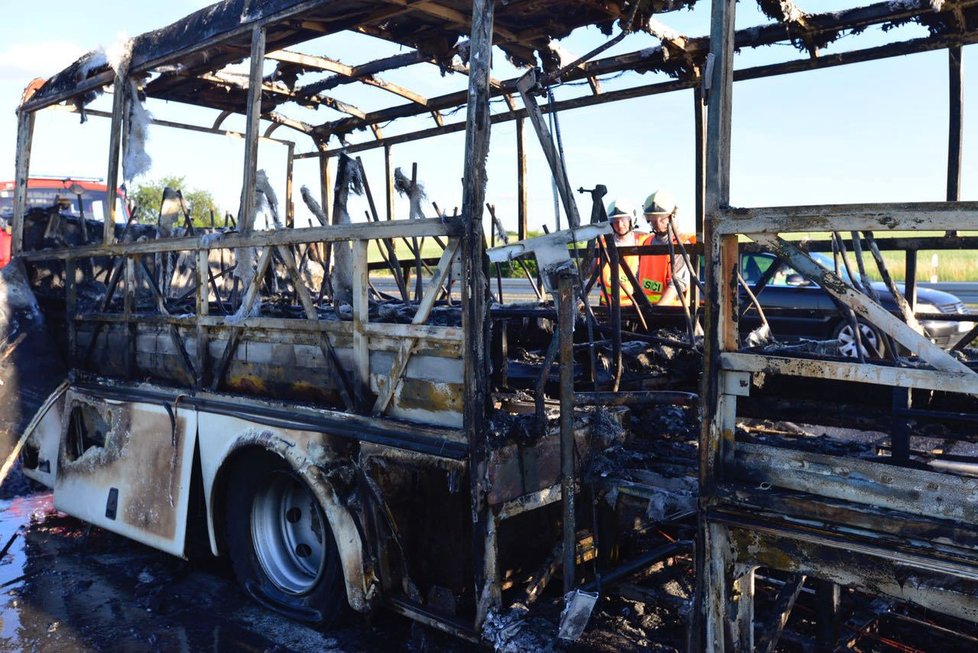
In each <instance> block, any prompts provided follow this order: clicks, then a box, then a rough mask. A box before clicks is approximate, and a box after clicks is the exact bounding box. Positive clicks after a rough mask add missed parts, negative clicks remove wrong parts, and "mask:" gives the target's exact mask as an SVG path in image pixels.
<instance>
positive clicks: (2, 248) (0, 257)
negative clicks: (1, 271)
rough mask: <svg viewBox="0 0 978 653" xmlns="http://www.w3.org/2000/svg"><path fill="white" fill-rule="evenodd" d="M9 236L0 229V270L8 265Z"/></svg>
mask: <svg viewBox="0 0 978 653" xmlns="http://www.w3.org/2000/svg"><path fill="white" fill-rule="evenodd" d="M10 241H11V238H10V234H8V233H7V232H6V231H3V230H2V229H0V268H2V267H3V266H5V265H6V264H7V263H10Z"/></svg>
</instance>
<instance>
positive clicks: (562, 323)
mask: <svg viewBox="0 0 978 653" xmlns="http://www.w3.org/2000/svg"><path fill="white" fill-rule="evenodd" d="M577 280H578V277H577V275H576V274H574V273H572V272H564V273H562V274H560V276H559V279H558V283H557V294H558V296H557V304H558V308H559V311H560V319H559V329H560V499H561V503H562V504H563V543H564V551H563V557H564V565H563V578H564V594H567V593H568V592H570V591H571V590H572V589H573V588H574V585H575V573H574V567H575V564H576V556H575V553H576V549H577V547H576V543H577V522H576V520H575V518H574V313H575V312H576V311H575V308H576V307H577V298H576V293H575V292H574V286H575V284H576V283H577Z"/></svg>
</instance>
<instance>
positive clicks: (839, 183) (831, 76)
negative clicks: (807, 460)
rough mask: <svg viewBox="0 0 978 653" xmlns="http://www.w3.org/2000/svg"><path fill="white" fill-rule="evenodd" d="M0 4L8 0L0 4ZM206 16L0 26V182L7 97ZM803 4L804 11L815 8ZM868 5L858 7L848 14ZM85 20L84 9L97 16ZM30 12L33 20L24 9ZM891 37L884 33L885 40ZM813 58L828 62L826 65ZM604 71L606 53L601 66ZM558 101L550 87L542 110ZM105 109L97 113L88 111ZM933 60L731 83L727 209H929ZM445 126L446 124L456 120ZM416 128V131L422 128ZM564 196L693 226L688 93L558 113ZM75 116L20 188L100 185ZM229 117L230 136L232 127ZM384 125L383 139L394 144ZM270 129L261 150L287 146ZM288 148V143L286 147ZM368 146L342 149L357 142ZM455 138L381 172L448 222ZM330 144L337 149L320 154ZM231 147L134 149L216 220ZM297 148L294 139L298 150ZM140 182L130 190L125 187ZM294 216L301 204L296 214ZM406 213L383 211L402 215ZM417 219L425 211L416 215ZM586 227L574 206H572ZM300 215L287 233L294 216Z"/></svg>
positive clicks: (322, 49) (10, 121) (173, 140)
mask: <svg viewBox="0 0 978 653" xmlns="http://www.w3.org/2000/svg"><path fill="white" fill-rule="evenodd" d="M7 1H8V2H9V0H7ZM207 4H209V3H208V2H205V1H203V0H170V1H169V2H166V3H158V2H147V3H133V2H131V1H129V2H122V1H120V0H100V2H99V3H97V5H92V4H88V5H85V4H83V3H78V2H76V1H73V2H68V1H67V0H43V2H42V3H39V4H38V5H37V6H38V8H36V9H35V8H33V7H32V6H31V5H19V7H18V9H19V10H18V13H16V14H14V15H12V16H11V15H9V14H8V17H7V19H6V20H5V21H3V22H2V23H0V149H2V151H4V152H7V155H5V157H4V158H0V166H2V168H0V177H3V178H4V179H7V178H12V177H13V169H14V144H15V138H16V121H15V116H14V109H15V107H16V105H17V103H18V101H19V98H20V94H21V91H22V89H23V87H24V86H25V85H26V83H27V82H28V81H29V80H30V79H32V78H33V77H38V76H47V75H50V74H52V73H54V72H56V71H57V70H59V69H61V68H63V67H64V66H66V65H68V64H69V63H71V62H72V61H73V60H74V59H75V58H76V57H77V56H79V55H80V54H82V53H83V52H85V51H86V50H90V49H93V48H94V47H96V46H98V45H104V46H110V45H112V44H113V43H114V42H116V41H117V40H118V39H119V38H121V37H123V36H125V35H136V34H139V33H141V32H144V31H147V30H150V29H153V28H156V27H160V26H162V25H165V24H167V23H169V22H172V21H173V20H176V19H178V18H180V17H181V16H183V15H185V14H186V13H189V12H190V11H193V10H195V9H198V8H200V7H202V6H205V5H207ZM814 4H815V3H813V5H814ZM851 4H855V2H841V1H839V0H823V1H822V2H819V3H818V5H819V7H818V8H819V10H825V11H830V10H834V9H838V8H842V7H844V6H846V5H851ZM863 4H869V3H863ZM96 6H97V9H96ZM40 7H43V8H40ZM738 11H739V15H738V27H746V26H749V25H752V24H757V23H759V22H766V20H763V19H761V18H760V17H759V15H758V13H757V12H756V10H754V9H753V7H752V4H751V3H749V2H741V3H739V5H738ZM708 14H709V2H707V1H706V0H701V2H700V6H699V7H698V8H697V10H696V11H693V12H679V13H674V14H667V15H664V16H662V17H661V20H662V21H663V22H664V23H667V24H668V25H670V26H672V27H674V28H676V29H678V30H680V31H682V32H685V33H687V34H689V35H700V34H704V33H706V31H707V25H708ZM898 33H899V34H901V35H905V36H907V37H908V38H909V37H913V36H920V35H922V32H921V31H920V30H919V29H916V28H905V29H901V30H900V31H899V32H898ZM890 35H891V36H892V35H893V33H891V34H890ZM604 38H606V37H604V36H602V35H600V34H599V33H598V32H597V31H596V30H584V31H583V32H581V33H579V34H575V35H572V36H571V37H570V38H569V39H567V40H566V41H565V43H564V47H565V48H566V49H568V50H569V51H571V52H573V53H574V54H580V53H582V52H585V51H587V50H589V49H590V48H592V47H594V46H595V45H596V44H598V43H600V42H601V41H602V40H603V39H604ZM364 41H365V39H359V40H355V39H350V38H348V37H342V36H339V37H331V38H327V39H322V40H321V41H320V42H316V43H315V44H313V45H312V46H306V49H307V51H310V52H313V53H317V54H324V55H327V56H332V57H335V58H338V59H341V60H343V61H344V62H347V63H353V64H355V63H362V62H364V61H369V60H372V59H375V58H378V57H380V56H384V55H386V54H393V53H395V52H397V51H398V49H397V48H395V47H393V46H389V45H387V44H383V43H378V42H370V43H368V44H366V47H365V44H364ZM879 42H881V35H880V33H879V32H878V31H874V30H870V31H868V32H867V33H866V34H864V35H862V36H860V37H857V38H853V39H843V41H841V42H840V44H841V46H842V47H843V48H844V49H850V48H853V47H860V46H868V45H874V44H877V43H879ZM656 43H657V41H656V40H655V39H653V38H652V37H651V36H649V35H647V34H635V35H631V36H629V37H627V38H626V39H625V40H624V41H623V42H622V43H621V44H619V45H618V46H616V49H615V50H612V51H610V52H609V53H607V54H611V53H615V52H623V51H631V50H636V49H640V48H644V47H650V46H653V45H656ZM837 50H838V48H836V49H832V48H830V49H829V52H832V51H837ZM974 52H975V51H974V49H973V48H966V50H965V93H966V98H965V124H966V132H965V154H964V169H963V173H962V178H963V185H962V199H976V197H975V196H976V194H978V188H976V185H975V179H976V174H975V173H976V166H978V162H976V161H975V157H974V156H971V154H970V151H969V149H968V146H969V145H970V144H971V143H972V142H974V139H975V138H976V137H978V133H976V130H975V129H974V128H973V127H972V123H974V122H975V121H974V120H969V117H970V113H971V111H970V109H971V107H974V106H976V102H978V74H976V73H975V72H974V70H975V67H974V65H972V63H973V62H972V61H971V58H972V57H973V56H974ZM603 56H606V55H603ZM796 56H798V55H797V53H796V52H795V51H794V50H793V49H791V48H790V47H785V46H776V47H772V48H764V49H762V50H759V51H756V52H755V51H752V52H747V53H745V54H744V56H743V57H741V58H740V59H739V60H738V64H737V65H738V66H739V67H742V66H747V65H756V64H760V63H768V62H772V61H779V60H784V59H787V58H794V57H796ZM493 74H494V76H496V77H498V78H508V77H511V76H515V75H516V74H518V71H516V70H515V69H514V68H513V67H512V66H509V65H508V64H507V63H506V62H505V61H504V58H503V57H501V56H496V57H495V61H494V71H493ZM385 78H387V79H390V80H391V81H396V82H398V83H401V84H404V85H405V86H410V87H412V88H416V89H418V90H419V91H420V92H422V93H425V94H428V95H438V94H441V93H445V92H450V91H453V90H457V89H459V88H464V85H465V80H464V79H463V78H461V76H459V75H449V76H447V77H445V78H441V77H439V76H438V75H437V74H433V73H432V70H424V67H414V68H411V69H408V70H406V71H397V72H391V73H387V74H385ZM664 80H665V78H656V77H655V76H653V75H645V76H638V75H634V74H633V75H627V76H625V77H622V78H621V79H616V80H609V81H607V82H605V88H607V89H611V88H618V87H625V86H630V85H635V84H640V83H641V84H644V83H651V82H655V81H664ZM562 92H563V91H561V90H558V91H557V94H558V96H560V95H561V93H562ZM336 95H337V97H340V98H341V99H344V100H346V101H350V102H353V103H354V104H357V105H359V106H361V107H362V108H364V109H368V110H369V109H371V108H376V107H377V106H380V104H381V103H386V102H389V98H388V96H384V95H383V94H381V93H380V92H379V91H377V90H376V89H366V90H363V89H355V88H354V87H353V86H352V85H351V86H349V87H346V88H344V89H343V90H342V91H337V92H336ZM97 104H98V106H99V107H107V106H108V102H107V98H102V99H100V100H99V101H97ZM947 104H948V102H947V54H946V52H943V51H941V52H933V53H928V54H923V55H914V56H912V57H903V58H900V59H895V60H887V61H880V62H873V63H868V64H860V65H856V66H845V67H841V68H836V69H829V70H823V71H814V72H807V73H800V74H795V75H788V76H782V77H778V78H772V79H767V80H757V81H751V82H744V83H739V84H737V85H736V87H735V94H734V107H735V108H734V111H735V119H734V134H733V139H734V140H733V170H734V173H733V178H732V184H731V188H732V191H731V194H732V198H731V199H732V203H733V204H735V205H738V206H771V205H787V204H809V203H836V202H840V203H841V202H877V201H927V200H943V199H944V189H945V166H946V147H947ZM148 108H149V109H150V110H151V111H152V112H154V113H155V114H156V115H157V116H158V117H160V118H166V119H183V120H187V121H190V122H195V123H196V124H210V123H211V122H212V121H213V116H214V114H213V113H212V112H206V111H201V110H198V109H185V108H181V107H179V106H175V105H158V106H157V105H153V104H152V103H151V104H150V106H149V107H148ZM297 116H298V117H301V118H302V119H304V120H308V121H309V122H313V123H321V122H325V121H326V120H329V119H332V118H334V117H335V115H334V114H331V113H329V112H328V110H327V111H325V112H324V111H322V110H321V111H319V112H315V113H313V112H311V111H300V112H298V113H297ZM462 118H463V114H462V113H459V114H457V115H456V116H454V117H453V118H450V119H449V121H452V120H459V119H462ZM424 120H425V119H423V118H422V119H419V120H418V121H417V123H412V124H424V125H430V124H431V121H430V119H428V121H427V122H424ZM560 121H561V128H562V135H563V139H564V147H565V151H566V154H567V158H568V169H569V173H570V178H571V184H572V186H573V187H575V188H577V187H579V186H585V187H590V186H593V185H594V184H597V183H603V184H605V185H606V186H608V187H609V190H610V193H611V196H612V197H623V198H627V199H630V200H631V201H632V202H633V203H636V204H638V203H640V202H641V201H642V199H643V198H644V197H645V196H646V195H647V194H648V193H650V192H651V191H652V190H655V189H657V188H668V189H670V190H672V191H673V192H674V193H675V194H676V195H677V197H678V198H679V201H680V206H681V211H682V212H683V213H684V214H685V216H686V217H687V218H688V219H691V216H692V208H693V120H692V92H691V91H687V92H680V93H673V94H668V95H660V96H653V97H649V98H644V99H639V100H635V101H631V102H626V103H616V104H611V105H606V106H603V107H592V108H588V109H581V110H576V111H570V112H566V113H563V114H562V115H561V117H560ZM77 123H78V118H77V116H72V115H67V114H63V113H55V112H46V113H45V114H44V115H42V116H41V117H40V118H39V121H38V127H37V132H36V140H35V143H36V144H35V151H34V158H33V163H32V172H33V173H35V174H52V175H76V176H91V177H104V176H105V170H104V166H105V154H106V152H107V133H108V129H107V121H105V120H102V119H97V118H93V119H91V120H90V121H89V123H87V124H86V125H84V126H82V127H78V124H77ZM241 124H242V122H241V121H240V120H239V119H231V120H229V121H228V123H227V125H228V126H229V127H232V128H233V127H240V126H241ZM399 129H401V128H399V127H397V126H395V125H392V126H390V127H389V128H387V133H396V132H397V131H398V130H399ZM293 134H295V132H292V133H291V134H290V133H289V131H288V130H285V129H281V130H279V132H277V133H276V135H277V136H286V135H288V136H289V137H290V138H292V137H293ZM295 136H298V135H297V134H295ZM365 137H366V135H362V134H361V135H357V138H359V139H362V138H365ZM514 138H515V124H514V123H512V122H510V123H504V124H501V125H497V126H495V127H494V128H493V140H492V145H491V153H490V168H489V177H490V183H489V188H488V195H487V200H488V201H490V202H493V203H495V204H497V206H498V207H499V213H500V215H501V216H502V218H503V220H504V222H505V223H506V224H507V226H510V227H515V197H516V172H515V161H514V154H515V145H514ZM462 144H463V138H462V135H461V134H456V135H453V136H449V137H443V138H441V139H432V140H428V141H422V142H420V143H417V144H411V145H402V146H396V147H395V148H394V150H393V151H394V162H395V165H398V166H403V167H404V168H405V169H406V170H410V167H411V164H412V163H414V162H417V163H418V165H419V176H420V178H421V180H422V181H423V183H425V185H426V189H427V192H428V196H429V199H431V200H434V201H436V202H438V204H439V206H441V207H442V208H443V209H446V208H447V209H448V210H449V211H450V210H451V209H452V208H453V207H454V206H457V205H458V204H459V203H460V201H461V194H462V192H461V191H462V189H461V184H460V178H461V175H462V168H461V163H462ZM334 145H335V143H334ZM242 148H243V146H242V143H241V141H239V140H233V139H227V138H223V137H216V136H200V135H189V134H186V133H182V132H178V131H175V130H170V129H165V128H160V127H156V128H154V129H153V130H152V132H151V135H150V143H149V148H148V149H149V152H150V154H151V155H152V156H153V158H154V167H153V170H152V171H151V172H150V174H149V177H150V178H157V177H161V176H164V175H173V174H176V175H182V176H186V177H187V180H188V185H189V186H191V187H197V188H206V189H208V190H210V191H211V192H212V193H213V194H214V195H215V197H216V198H217V199H218V201H219V202H220V203H221V205H222V206H223V207H224V208H226V209H227V210H230V211H232V212H234V211H236V209H237V198H238V194H239V192H240V191H239V188H240V178H241V156H242ZM310 149H311V142H310V141H308V139H306V138H305V137H300V139H299V144H298V146H297V151H299V152H303V151H308V150H310ZM529 154H530V159H529V166H530V179H529V181H530V208H531V210H530V223H531V226H539V225H540V224H543V223H546V224H548V225H553V223H554V214H553V199H552V190H551V183H550V180H549V173H548V171H547V169H546V165H545V162H544V160H543V158H542V155H541V154H540V151H539V146H538V145H537V143H536V142H535V141H533V140H531V141H530V143H529ZM363 158H364V164H365V166H366V168H367V172H368V176H369V178H370V182H371V186H372V188H373V190H374V192H375V194H377V195H378V203H379V204H380V205H383V200H382V198H380V197H379V195H380V191H381V189H382V188H383V167H382V166H383V164H382V157H381V155H380V154H379V152H372V153H365V154H363ZM284 161H285V150H284V148H282V147H280V146H277V145H275V144H268V145H263V146H262V148H261V155H260V165H261V166H262V167H263V168H265V169H266V170H268V172H269V174H270V175H271V179H272V181H273V184H275V185H276V186H277V187H278V188H279V191H280V195H282V194H283V189H284ZM316 174H317V169H316V166H315V165H314V164H313V163H312V162H307V163H301V164H299V165H298V166H297V169H296V176H297V180H298V182H299V183H308V184H310V185H312V184H315V183H316ZM138 181H139V180H137V183H138ZM300 204H301V202H300ZM405 207H406V205H405V204H404V203H403V202H399V203H398V206H397V210H398V212H399V213H398V215H399V217H403V216H401V215H400V212H402V211H405V210H406V208H405ZM363 208H364V206H361V205H359V204H355V206H354V210H353V211H352V212H351V213H352V215H353V217H354V220H359V219H362V217H363V214H362V210H363ZM425 208H426V210H429V211H430V207H429V206H426V207H425ZM581 211H582V213H583V214H584V215H587V214H588V212H589V207H588V206H587V205H586V204H584V203H583V202H582V203H581ZM306 215H307V213H306V212H305V211H304V207H302V206H299V207H298V216H299V218H298V223H299V224H300V225H301V224H303V223H304V221H305V220H306V219H307V218H306V217H305V216H306Z"/></svg>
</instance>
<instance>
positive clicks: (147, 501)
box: [54, 390, 197, 556]
mask: <svg viewBox="0 0 978 653" xmlns="http://www.w3.org/2000/svg"><path fill="white" fill-rule="evenodd" d="M79 407H91V408H94V409H95V410H96V411H97V412H98V413H99V415H101V416H102V417H103V418H104V419H105V421H106V422H107V423H108V424H110V425H111V428H110V430H109V431H108V432H107V433H104V434H103V435H104V446H91V447H89V448H87V449H85V451H84V453H82V454H81V455H80V456H76V455H74V454H72V453H70V452H69V447H70V445H69V444H68V441H69V438H70V436H69V430H70V429H71V428H72V427H71V417H70V416H71V414H72V411H73V410H75V409H78V408H79ZM196 436H197V415H196V412H195V411H194V410H193V409H187V408H180V407H179V405H177V406H172V407H170V409H169V411H168V410H167V408H166V407H164V406H162V405H159V404H149V403H136V402H123V401H111V400H106V399H101V398H97V397H92V396H89V395H86V394H84V393H81V392H78V391H75V390H69V391H68V394H67V397H66V401H65V407H64V412H63V417H62V431H61V438H60V440H61V449H60V453H59V463H58V470H57V477H56V479H55V482H54V505H55V507H56V508H57V509H58V510H61V511H63V512H66V513H68V514H69V515H72V516H74V517H77V518H79V519H83V520H85V521H87V522H90V523H92V524H96V525H98V526H101V527H103V528H105V529H107V530H110V531H113V532H115V533H119V534H120V535H124V536H126V537H129V538H131V539H133V540H136V541H138V542H142V543H144V544H147V545H149V546H152V547H154V548H157V549H160V550H162V551H166V552H167V553H171V554H173V555H176V556H183V555H184V539H185V536H186V528H187V509H188V504H189V496H190V477H191V471H192V463H193V455H194V445H195V442H196ZM114 492H115V493H116V498H115V501H114V503H115V507H114V510H112V509H110V506H109V504H110V503H112V501H113V499H112V494H113V493H114ZM110 513H114V515H113V514H110Z"/></svg>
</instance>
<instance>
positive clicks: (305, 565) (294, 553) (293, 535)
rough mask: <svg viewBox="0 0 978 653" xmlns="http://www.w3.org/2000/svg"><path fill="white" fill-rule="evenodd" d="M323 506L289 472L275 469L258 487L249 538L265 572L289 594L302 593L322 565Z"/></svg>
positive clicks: (310, 586)
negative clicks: (262, 485) (261, 486)
mask: <svg viewBox="0 0 978 653" xmlns="http://www.w3.org/2000/svg"><path fill="white" fill-rule="evenodd" d="M323 531H324V516H323V511H322V508H320V506H319V502H318V501H317V500H316V497H315V496H313V494H312V492H310V491H309V488H308V487H307V486H306V485H305V483H303V482H302V481H300V480H299V479H298V478H296V477H295V476H294V475H292V474H290V473H287V472H275V473H274V474H272V475H271V477H270V478H269V480H268V483H267V484H266V485H265V487H263V488H261V489H259V490H258V492H257V493H256V494H255V500H254V503H253V504H252V509H251V537H252V542H253V545H254V548H255V555H256V557H257V558H258V563H259V564H260V565H261V567H262V569H263V570H264V572H265V575H266V576H267V577H268V578H269V580H271V581H272V583H274V584H275V586H276V587H278V588H279V589H280V590H282V591H283V592H285V593H287V594H306V593H308V592H310V591H312V589H313V588H314V587H315V586H316V584H317V583H318V582H319V579H320V578H321V577H322V575H323V572H324V570H325V567H326V547H325V544H324V541H325V537H324V532H323Z"/></svg>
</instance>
